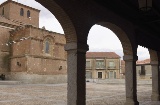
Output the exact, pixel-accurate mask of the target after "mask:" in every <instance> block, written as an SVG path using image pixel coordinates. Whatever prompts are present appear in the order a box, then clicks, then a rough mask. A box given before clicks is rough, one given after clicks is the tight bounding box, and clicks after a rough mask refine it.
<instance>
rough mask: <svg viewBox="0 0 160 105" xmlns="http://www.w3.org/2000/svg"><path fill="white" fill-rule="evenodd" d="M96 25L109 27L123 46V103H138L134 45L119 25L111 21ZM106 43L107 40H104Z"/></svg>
mask: <svg viewBox="0 0 160 105" xmlns="http://www.w3.org/2000/svg"><path fill="white" fill-rule="evenodd" d="M98 25H101V26H103V27H106V28H109V29H110V30H112V31H113V32H114V33H115V34H116V35H117V37H118V38H119V40H120V42H121V44H122V48H123V53H124V56H123V59H124V60H125V67H126V68H125V70H126V71H125V77H126V78H125V81H126V102H125V105H138V104H139V103H138V101H137V82H136V61H137V56H136V53H135V52H136V51H135V48H133V47H134V46H136V45H133V43H132V42H131V41H130V39H129V38H128V35H127V34H126V32H125V31H124V30H122V29H121V27H119V26H117V25H115V24H113V23H111V22H99V23H98ZM106 44H107V42H106Z"/></svg>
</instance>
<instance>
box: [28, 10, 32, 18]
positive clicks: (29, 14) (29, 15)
mask: <svg viewBox="0 0 160 105" xmlns="http://www.w3.org/2000/svg"><path fill="white" fill-rule="evenodd" d="M27 17H28V18H29V17H31V13H30V11H29V10H28V11H27Z"/></svg>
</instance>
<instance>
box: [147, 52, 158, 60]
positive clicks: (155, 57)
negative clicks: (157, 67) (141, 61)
mask: <svg viewBox="0 0 160 105" xmlns="http://www.w3.org/2000/svg"><path fill="white" fill-rule="evenodd" d="M148 51H149V54H150V59H151V60H150V61H158V55H157V52H156V51H154V50H151V49H148Z"/></svg>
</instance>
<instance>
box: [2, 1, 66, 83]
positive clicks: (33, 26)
mask: <svg viewBox="0 0 160 105" xmlns="http://www.w3.org/2000/svg"><path fill="white" fill-rule="evenodd" d="M13 8H14V9H13ZM39 12H40V10H37V9H35V8H32V7H29V6H26V5H23V4H20V3H17V2H14V1H12V0H8V1H6V2H4V3H2V4H1V5H0V30H1V31H0V43H1V44H0V49H1V51H0V53H1V54H0V72H1V73H3V74H5V75H6V79H10V80H22V81H24V82H29V83H57V82H66V73H67V66H66V65H67V64H66V52H65V50H64V45H65V44H66V41H65V36H64V35H63V34H59V33H56V32H52V31H48V30H46V29H45V27H43V28H39Z"/></svg>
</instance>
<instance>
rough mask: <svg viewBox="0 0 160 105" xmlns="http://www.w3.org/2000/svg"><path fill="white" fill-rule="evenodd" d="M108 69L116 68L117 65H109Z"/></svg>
mask: <svg viewBox="0 0 160 105" xmlns="http://www.w3.org/2000/svg"><path fill="white" fill-rule="evenodd" d="M108 69H116V66H108Z"/></svg>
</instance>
